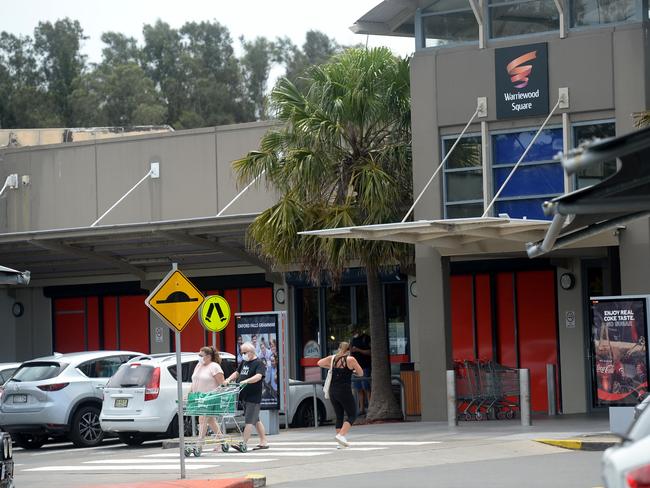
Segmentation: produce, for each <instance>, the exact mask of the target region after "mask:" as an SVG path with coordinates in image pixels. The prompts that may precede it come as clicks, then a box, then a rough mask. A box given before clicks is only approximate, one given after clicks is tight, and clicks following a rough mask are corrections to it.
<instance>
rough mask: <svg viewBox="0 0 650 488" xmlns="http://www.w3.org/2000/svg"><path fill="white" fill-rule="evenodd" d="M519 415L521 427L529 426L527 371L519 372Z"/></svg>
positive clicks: (521, 370)
mask: <svg viewBox="0 0 650 488" xmlns="http://www.w3.org/2000/svg"><path fill="white" fill-rule="evenodd" d="M519 413H520V414H521V425H524V426H530V383H529V371H528V370H527V369H520V370H519Z"/></svg>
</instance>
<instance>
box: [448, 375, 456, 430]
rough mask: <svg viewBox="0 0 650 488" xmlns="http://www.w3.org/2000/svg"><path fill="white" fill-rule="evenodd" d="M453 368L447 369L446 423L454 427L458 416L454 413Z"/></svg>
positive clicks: (454, 388) (454, 377) (454, 380)
mask: <svg viewBox="0 0 650 488" xmlns="http://www.w3.org/2000/svg"><path fill="white" fill-rule="evenodd" d="M454 374H455V372H454V370H453V369H448V370H447V425H448V426H449V427H456V426H457V425H458V416H457V415H456V376H455V375H454Z"/></svg>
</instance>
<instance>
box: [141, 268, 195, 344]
mask: <svg viewBox="0 0 650 488" xmlns="http://www.w3.org/2000/svg"><path fill="white" fill-rule="evenodd" d="M202 302H203V293H201V292H200V291H199V290H198V289H197V288H196V287H195V286H194V285H193V284H192V282H191V281H190V280H188V279H187V278H186V277H185V275H184V274H183V273H181V272H180V271H179V270H178V269H176V268H173V269H172V270H171V271H170V272H169V273H168V274H167V276H165V277H164V278H163V280H162V281H161V282H160V284H158V286H157V287H156V288H155V289H154V291H152V292H151V295H149V296H148V297H147V299H146V300H145V301H144V303H145V305H146V306H147V307H149V308H150V309H151V310H153V312H155V314H156V315H158V317H160V319H161V320H162V321H163V322H165V323H166V324H167V325H168V326H169V327H170V328H172V329H173V330H175V331H178V332H181V331H182V330H183V329H184V328H185V326H186V325H187V324H189V322H190V319H191V318H192V317H193V316H194V314H195V313H196V311H197V309H198V308H199V307H200V306H201V303H202Z"/></svg>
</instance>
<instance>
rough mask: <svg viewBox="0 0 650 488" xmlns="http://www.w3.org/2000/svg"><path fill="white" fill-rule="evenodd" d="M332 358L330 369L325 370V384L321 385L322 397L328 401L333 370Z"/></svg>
mask: <svg viewBox="0 0 650 488" xmlns="http://www.w3.org/2000/svg"><path fill="white" fill-rule="evenodd" d="M334 357H335V356H332V363H331V364H330V369H328V370H327V378H325V384H324V385H323V396H324V397H325V398H327V399H328V400H329V398H330V383H331V382H332V369H333V368H334Z"/></svg>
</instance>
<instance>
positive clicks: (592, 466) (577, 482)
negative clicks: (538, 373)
mask: <svg viewBox="0 0 650 488" xmlns="http://www.w3.org/2000/svg"><path fill="white" fill-rule="evenodd" d="M601 455H602V453H600V452H586V451H573V452H565V453H557V454H546V455H543V456H527V457H522V458H517V459H516V460H515V459H500V460H493V461H478V462H469V463H457V464H446V465H438V466H426V467H421V468H409V469H397V470H391V471H381V472H373V473H365V474H358V475H349V476H340V477H334V478H325V479H313V480H310V481H309V488H332V487H333V486H355V487H366V486H367V487H372V488H389V487H390V488H394V487H404V486H408V487H409V488H410V487H417V486H422V487H436V488H468V487H474V486H476V487H481V488H515V487H516V488H521V487H526V488H549V487H554V488H593V487H598V486H602V482H601V480H600V458H601ZM269 486H272V487H273V488H303V487H304V486H305V482H304V481H297V482H292V483H278V484H270V485H269Z"/></svg>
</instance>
